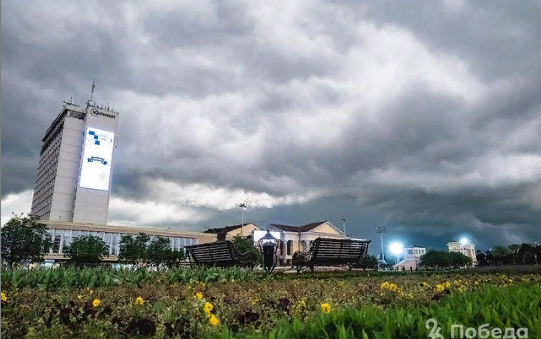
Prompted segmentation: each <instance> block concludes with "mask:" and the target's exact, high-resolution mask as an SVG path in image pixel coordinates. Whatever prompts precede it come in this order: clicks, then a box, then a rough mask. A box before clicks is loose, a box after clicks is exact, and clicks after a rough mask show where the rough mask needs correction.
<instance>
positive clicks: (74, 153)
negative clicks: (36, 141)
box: [31, 101, 119, 225]
mask: <svg viewBox="0 0 541 339" xmlns="http://www.w3.org/2000/svg"><path fill="white" fill-rule="evenodd" d="M118 119H119V113H118V112H115V111H112V110H110V109H109V108H106V107H101V106H99V105H95V104H94V103H93V102H92V101H89V102H88V103H87V105H86V108H83V107H80V106H78V105H75V104H73V103H68V102H64V107H63V108H62V111H61V112H60V114H59V115H58V116H57V117H56V119H55V120H54V121H53V123H52V124H51V126H50V127H49V129H47V131H46V133H45V137H44V138H43V140H42V141H43V146H42V149H41V153H40V158H39V164H38V173H37V176H36V181H35V188H34V196H33V201H32V210H31V213H32V214H34V215H37V216H39V217H40V218H41V219H44V220H58V221H72V222H83V223H92V224H100V225H105V224H106V223H107V212H108V208H109V196H110V193H111V179H112V173H113V159H114V153H115V149H116V146H117V135H116V134H117V133H116V132H117V127H118Z"/></svg>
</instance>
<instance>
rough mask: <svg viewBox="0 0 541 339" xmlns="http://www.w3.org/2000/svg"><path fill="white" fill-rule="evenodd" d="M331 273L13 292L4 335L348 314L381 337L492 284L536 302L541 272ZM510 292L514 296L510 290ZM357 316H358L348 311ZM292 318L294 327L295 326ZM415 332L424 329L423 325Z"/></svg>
mask: <svg viewBox="0 0 541 339" xmlns="http://www.w3.org/2000/svg"><path fill="white" fill-rule="evenodd" d="M330 276H331V277H328V278H325V277H320V279H315V278H304V277H303V279H292V278H288V279H276V280H264V281H261V280H254V279H251V280H250V279H247V281H237V280H235V279H230V280H229V281H227V280H226V279H223V280H222V281H219V280H217V279H215V280H214V281H215V282H213V283H203V282H199V281H198V282H194V283H191V284H185V283H182V284H179V283H168V282H167V280H168V279H165V280H163V281H160V282H157V283H154V284H149V285H140V286H137V285H121V286H117V287H98V288H63V289H59V290H39V289H30V288H23V289H19V290H17V289H14V288H10V289H9V290H7V291H5V294H4V296H3V298H2V300H3V301H2V305H3V307H2V331H3V334H5V335H6V336H7V337H22V336H24V335H28V336H29V337H35V338H43V337H60V336H62V335H63V336H64V337H72V338H79V337H83V336H84V337H88V338H91V337H96V338H98V337H102V335H103V337H107V338H120V337H132V336H152V337H157V338H159V337H185V338H189V337H203V336H205V335H211V334H216V335H217V334H218V333H220V335H222V334H223V333H222V331H224V329H226V328H227V331H226V332H227V333H225V334H223V335H225V337H226V338H227V337H231V336H234V337H239V336H243V335H246V334H247V333H252V334H253V335H255V334H257V335H268V334H269V333H271V332H272V331H275V332H276V331H277V332H276V333H277V334H279V333H286V332H287V333H290V332H288V331H297V332H298V331H301V329H302V331H305V330H306V331H309V324H310V323H313V322H314V320H313V319H319V320H317V321H323V322H325V321H327V320H324V319H323V320H321V319H320V318H319V317H320V316H325V317H336V316H337V314H349V315H347V317H354V318H355V317H357V318H358V317H361V318H362V319H364V317H373V319H372V318H371V319H372V320H373V323H374V325H373V326H372V327H370V328H363V330H364V331H365V332H366V331H368V332H371V331H372V332H373V333H376V332H377V331H379V330H381V329H382V328H383V331H385V326H383V325H382V322H383V323H385V319H388V317H389V315H388V314H389V313H388V312H399V310H407V312H406V313H411V312H417V313H415V314H418V315H417V316H418V317H420V315H421V314H422V313H423V312H425V313H424V314H425V315H426V312H427V311H426V310H427V309H428V308H430V307H437V305H438V303H440V302H442V301H444V300H447V299H452V298H451V297H453V296H454V297H460V296H462V297H461V298H464V297H463V296H464V295H468V296H471V298H473V296H476V298H478V300H479V302H481V301H482V302H483V303H484V304H485V305H489V304H491V303H494V304H498V305H501V303H502V302H501V301H498V300H496V299H494V298H495V297H494V296H487V297H486V298H483V295H485V294H487V293H489V292H487V290H483V288H485V287H486V286H487V285H491V286H496V287H497V290H498V291H500V292H498V293H503V294H502V295H505V293H508V294H509V293H519V294H520V293H522V294H521V298H525V300H528V302H531V300H532V298H531V297H529V299H528V297H524V295H526V296H527V295H528V294H529V293H535V289H536V287H534V286H536V285H534V284H535V283H538V282H539V280H540V276H539V274H518V273H517V274H476V273H473V274H472V273H466V274H460V273H453V274H430V275H422V274H416V275H377V276H374V275H371V276H368V275H364V276H350V277H346V278H340V275H336V276H335V277H332V275H330ZM516 285H520V286H521V287H520V288H519V287H517V286H516ZM514 289H515V290H514ZM508 290H509V291H516V292H505V291H508ZM502 291H503V292H502ZM490 293H496V292H490ZM515 297H517V296H515ZM468 298H470V297H468ZM510 298H511V297H510V296H508V297H507V299H506V300H507V301H505V302H507V303H508V305H507V309H510V308H511V307H519V310H518V311H520V312H526V313H525V314H526V315H527V314H529V313H528V310H524V309H523V308H524V307H525V306H524V305H522V304H520V303H513V302H511V299H510ZM4 299H5V300H4ZM457 300H459V299H457ZM455 302H457V301H456V300H455ZM457 305H458V304H457ZM457 307H458V306H457ZM461 307H462V306H461ZM353 310H357V311H358V310H361V311H358V312H361V313H359V314H357V313H356V315H355V316H353V315H351V314H350V313H348V312H353ZM365 310H371V311H365ZM423 310H424V311H423ZM536 310H537V308H536ZM357 311H355V312H357ZM518 311H517V310H515V313H516V312H518ZM344 312H346V313H344ZM362 312H372V313H369V314H365V313H362ZM402 312H403V311H402ZM419 312H420V313H419ZM435 312H436V311H435ZM437 312H439V311H437ZM479 312H481V311H479ZM536 312H537V311H536ZM502 316H503V315H502ZM314 317H315V318H314ZM344 317H346V316H345V315H344ZM380 317H381V318H380ZM357 318H355V319H357ZM293 319H297V321H296V322H293V323H291V322H292V321H293ZM344 319H345V318H344ZM352 319H353V318H352ZM374 319H379V320H378V321H379V322H378V321H376V320H374ZM408 319H409V318H408ZM417 320H418V319H417ZM352 321H353V320H352ZM393 321H399V319H398V318H397V319H394V320H393ZM295 324H296V325H295ZM303 324H304V325H303ZM398 324H400V322H399V323H398ZM327 325H328V324H327ZM327 325H325V326H327ZM376 325H377V326H376ZM519 325H520V324H519ZM288 326H294V328H293V327H291V328H290V327H288ZM299 326H300V327H299ZM307 326H308V327H307ZM333 326H334V325H333ZM382 326H383V327H382ZM397 326H398V325H397ZM411 326H413V325H411ZM415 326H421V327H423V326H424V323H423V324H420V325H417V324H416V325H415ZM331 327H332V326H331ZM372 332H371V333H372ZM254 333H255V334H254ZM291 333H292V332H291ZM295 333H296V332H295ZM324 337H325V336H324ZM370 337H373V335H370Z"/></svg>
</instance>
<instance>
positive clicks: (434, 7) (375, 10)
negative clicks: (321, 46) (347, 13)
mask: <svg viewBox="0 0 541 339" xmlns="http://www.w3.org/2000/svg"><path fill="white" fill-rule="evenodd" d="M448 2H449V3H453V2H454V3H455V5H456V6H458V7H459V8H458V9H457V10H456V11H454V10H452V9H451V8H448V9H447V8H446V6H445V5H444V3H445V1H430V0H422V1H417V0H409V1H400V2H398V3H395V2H393V3H392V4H391V3H390V2H388V1H371V2H369V3H368V5H366V4H365V3H364V2H363V3H360V2H359V3H353V4H352V7H353V8H357V11H358V12H363V13H365V18H367V19H368V20H373V21H375V22H377V23H378V24H385V23H393V24H395V25H399V26H401V27H405V28H407V29H408V30H410V31H411V32H412V33H413V34H415V36H416V37H417V38H418V39H420V40H421V41H422V42H423V43H425V44H427V45H428V46H429V48H430V49H433V50H436V51H439V52H443V53H450V54H457V55H459V56H460V57H462V58H464V59H465V60H468V63H470V64H471V67H472V71H474V72H475V73H477V74H479V75H481V76H482V77H484V78H485V79H487V80H494V79H496V78H498V77H501V76H503V77H510V76H524V75H527V74H528V73H530V72H539V71H540V66H541V65H540V63H539V53H540V51H539V38H540V37H541V28H540V26H539V24H538V22H539V12H540V11H541V3H539V1H524V2H521V3H520V4H518V3H516V2H507V1H490V0H484V1H474V2H470V1H465V2H464V3H465V5H464V8H462V9H461V8H460V7H461V6H460V4H461V3H462V2H461V1H448ZM453 7H454V6H453Z"/></svg>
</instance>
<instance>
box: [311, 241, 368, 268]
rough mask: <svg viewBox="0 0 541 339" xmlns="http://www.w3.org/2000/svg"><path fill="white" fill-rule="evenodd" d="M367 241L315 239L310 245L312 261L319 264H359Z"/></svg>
mask: <svg viewBox="0 0 541 339" xmlns="http://www.w3.org/2000/svg"><path fill="white" fill-rule="evenodd" d="M369 243H370V241H369V240H366V241H364V240H351V239H328V238H317V239H316V240H315V241H314V244H313V245H312V260H315V261H317V262H321V263H350V262H360V261H361V260H363V259H364V257H365V256H366V253H367V251H368V244H369Z"/></svg>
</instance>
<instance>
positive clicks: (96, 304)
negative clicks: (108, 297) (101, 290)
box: [92, 299, 101, 307]
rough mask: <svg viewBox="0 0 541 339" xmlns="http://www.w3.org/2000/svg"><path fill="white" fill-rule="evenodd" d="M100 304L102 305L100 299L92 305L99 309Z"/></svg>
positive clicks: (95, 300)
mask: <svg viewBox="0 0 541 339" xmlns="http://www.w3.org/2000/svg"><path fill="white" fill-rule="evenodd" d="M100 304H101V301H100V299H94V301H93V302H92V305H94V307H98V306H100Z"/></svg>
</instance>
